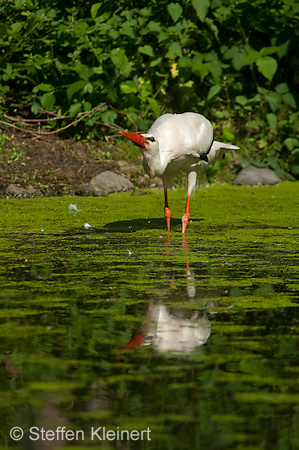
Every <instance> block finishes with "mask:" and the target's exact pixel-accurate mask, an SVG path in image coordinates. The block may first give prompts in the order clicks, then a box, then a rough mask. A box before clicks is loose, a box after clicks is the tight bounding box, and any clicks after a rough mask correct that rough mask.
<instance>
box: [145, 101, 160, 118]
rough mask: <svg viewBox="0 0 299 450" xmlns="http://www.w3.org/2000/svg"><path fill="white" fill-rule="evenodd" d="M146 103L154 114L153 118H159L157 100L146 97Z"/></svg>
mask: <svg viewBox="0 0 299 450" xmlns="http://www.w3.org/2000/svg"><path fill="white" fill-rule="evenodd" d="M147 101H148V103H149V105H150V107H151V109H152V111H153V113H154V114H155V116H159V115H160V114H161V109H160V106H159V103H158V102H157V100H156V99H155V98H153V97H151V96H149V97H147Z"/></svg>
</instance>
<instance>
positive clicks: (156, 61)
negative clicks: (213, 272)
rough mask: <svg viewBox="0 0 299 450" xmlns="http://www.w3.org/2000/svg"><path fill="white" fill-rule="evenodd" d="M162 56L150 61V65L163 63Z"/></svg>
mask: <svg viewBox="0 0 299 450" xmlns="http://www.w3.org/2000/svg"><path fill="white" fill-rule="evenodd" d="M161 61H162V58H157V59H154V60H152V61H151V62H150V67H155V66H158V65H159V64H161Z"/></svg>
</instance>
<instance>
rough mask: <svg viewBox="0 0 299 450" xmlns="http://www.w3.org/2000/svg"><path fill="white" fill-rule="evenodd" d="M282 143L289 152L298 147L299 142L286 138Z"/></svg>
mask: <svg viewBox="0 0 299 450" xmlns="http://www.w3.org/2000/svg"><path fill="white" fill-rule="evenodd" d="M283 143H284V145H285V146H286V147H287V148H288V150H290V151H292V150H294V148H295V147H298V146H299V140H298V139H296V138H291V137H289V138H286V139H285V140H284V141H283Z"/></svg>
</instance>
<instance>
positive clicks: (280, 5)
mask: <svg viewBox="0 0 299 450" xmlns="http://www.w3.org/2000/svg"><path fill="white" fill-rule="evenodd" d="M0 7H1V17H2V19H1V23H0V30H1V33H0V46H1V48H2V54H1V62H0V92H1V93H2V94H1V95H2V111H3V112H4V111H9V113H10V114H11V115H17V116H18V117H21V116H23V117H26V116H28V115H29V116H30V117H32V116H33V117H35V116H38V117H40V118H46V117H51V118H52V119H55V118H57V117H62V119H61V120H58V119H57V120H52V121H50V122H47V127H48V128H51V129H55V128H56V129H57V128H59V127H62V126H66V125H67V124H69V123H70V122H72V121H73V120H75V119H76V118H80V117H82V116H80V114H83V113H86V112H89V111H92V110H93V108H95V107H97V106H98V105H100V104H103V107H102V109H99V110H96V111H94V112H93V113H91V114H88V115H86V117H85V118H84V119H83V120H82V121H80V122H78V123H77V124H76V125H75V128H76V131H75V134H76V135H77V137H79V138H80V137H81V138H82V137H84V138H85V137H87V138H91V137H100V136H102V135H103V132H104V133H105V134H107V132H108V130H107V128H103V126H102V124H103V123H104V124H108V125H113V124H118V125H121V126H123V127H126V128H132V127H133V124H132V121H131V120H130V119H132V120H133V121H134V122H136V123H137V124H138V128H139V129H140V130H143V129H146V128H147V127H148V126H149V124H150V123H151V122H152V121H153V120H154V119H155V118H156V117H157V116H159V115H160V114H161V113H163V112H165V111H172V112H183V111H187V110H192V111H197V112H202V113H203V114H204V115H206V116H207V117H209V118H210V119H211V120H212V121H213V122H214V125H215V127H216V136H217V138H219V139H223V140H225V141H230V142H235V143H237V144H239V145H240V147H241V148H242V156H243V160H242V161H240V163H241V164H242V165H243V166H246V165H247V164H248V163H249V162H254V163H255V164H258V165H259V166H263V167H267V166H268V167H271V168H272V169H274V170H275V172H276V173H277V175H278V176H280V177H281V178H283V177H286V176H287V177H288V178H291V176H293V177H298V175H299V140H298V125H299V116H298V96H297V93H298V84H299V69H298V66H299V65H298V61H299V60H298V54H297V48H298V38H299V29H298V18H299V2H298V0H274V1H271V2H268V1H265V0H253V1H252V2H248V1H247V0H232V1H228V0H205V1H202V0H192V1H191V2H190V1H187V0H181V1H180V2H169V1H166V0H162V1H159V2H156V1H153V2H145V1H141V2H138V5H137V4H135V3H134V2H132V1H128V0H117V1H115V0H109V1H108V0H104V1H102V2H93V1H92V2H84V1H82V0H80V1H76V2H72V1H71V2H67V4H65V3H63V2H58V1H54V2H50V3H49V2H45V1H44V0H36V1H34V2H33V1H32V0H14V1H12V0H11V1H6V2H4V3H3V2H2V4H1V6H0ZM109 105H112V106H113V107H114V108H116V110H117V111H115V110H114V109H111V108H109ZM118 111H121V113H122V114H119V113H118ZM53 114H54V115H53ZM124 114H125V115H124ZM20 120H21V119H20ZM3 121H5V120H3ZM68 130H70V129H68ZM72 135H74V131H73V129H72ZM287 174H290V175H287Z"/></svg>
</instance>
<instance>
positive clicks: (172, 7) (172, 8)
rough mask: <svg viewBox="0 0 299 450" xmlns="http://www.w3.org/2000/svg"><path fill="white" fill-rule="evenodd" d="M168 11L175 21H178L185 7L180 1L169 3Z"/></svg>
mask: <svg viewBox="0 0 299 450" xmlns="http://www.w3.org/2000/svg"><path fill="white" fill-rule="evenodd" d="M167 9H168V12H169V14H170V15H171V18H172V20H173V21H174V22H177V20H178V19H179V17H180V16H181V15H182V12H183V8H182V7H181V5H180V4H179V3H169V5H168V6H167Z"/></svg>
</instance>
